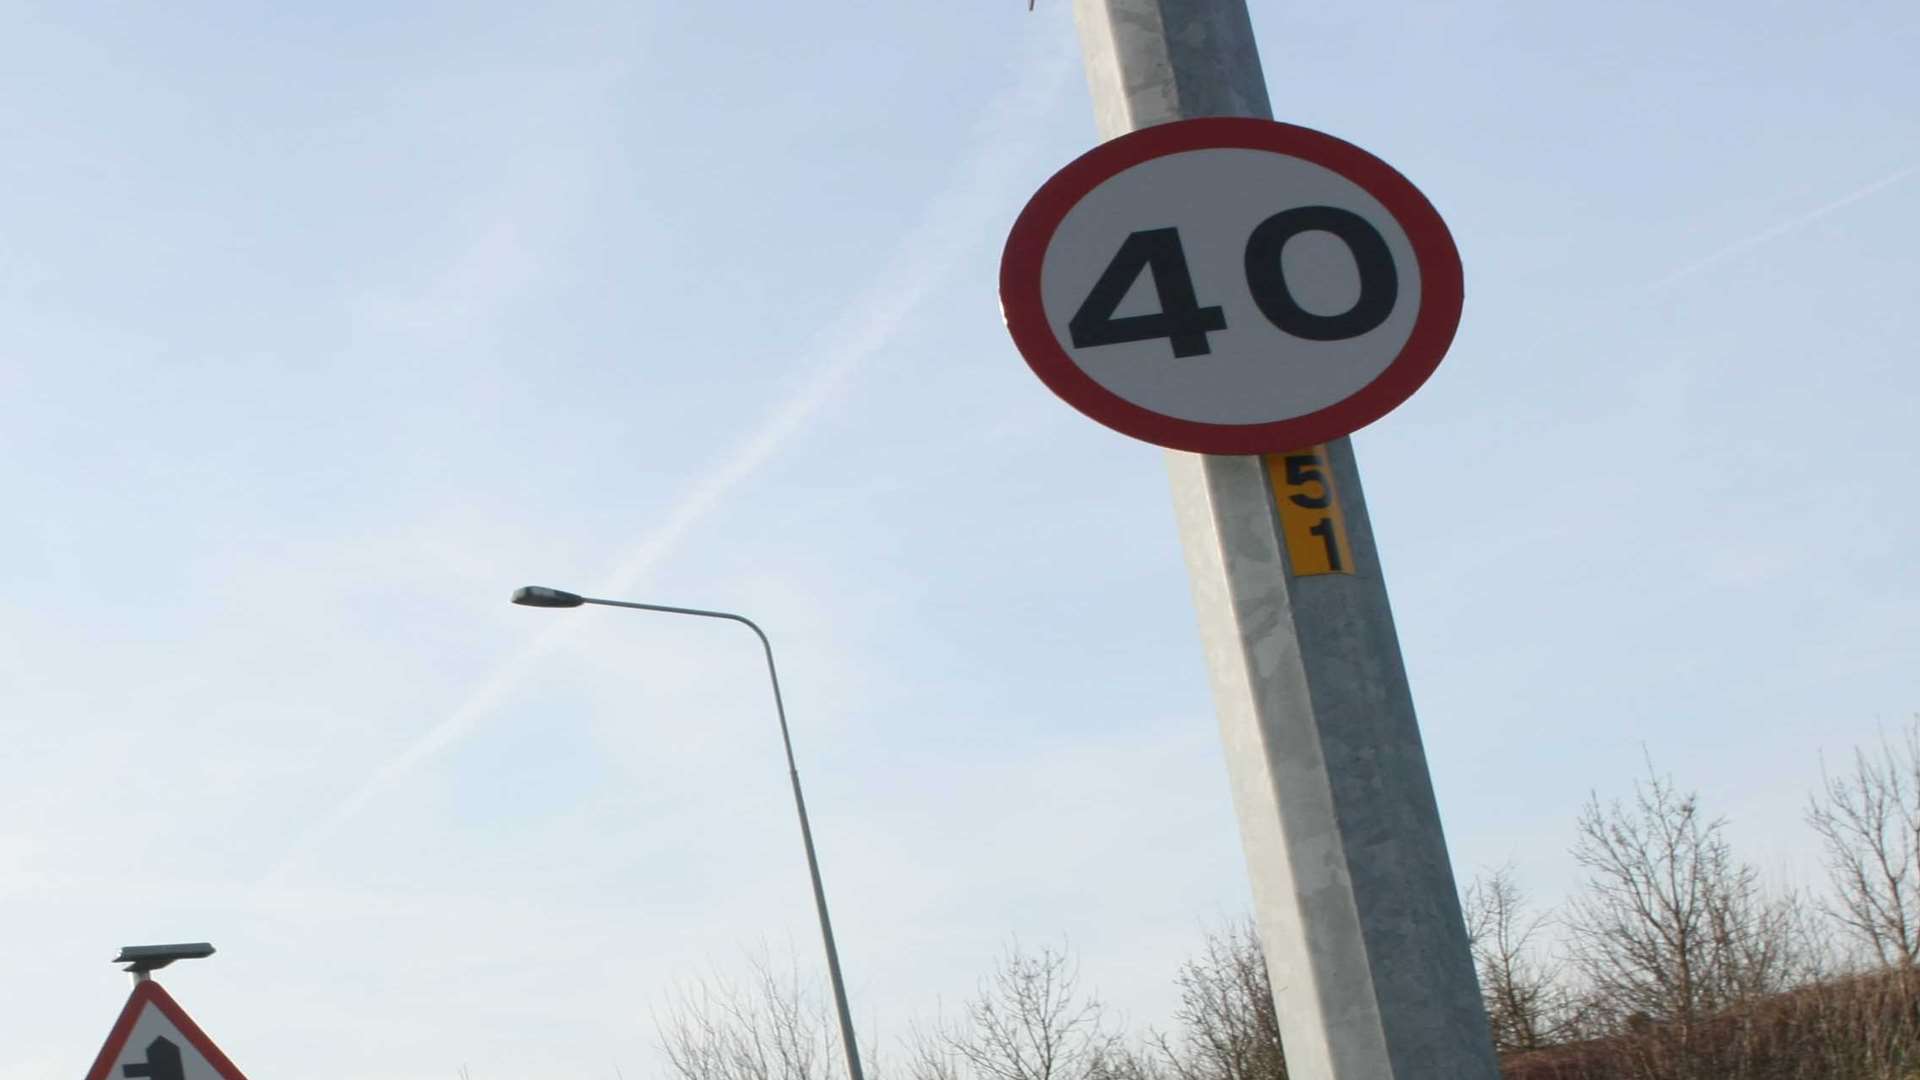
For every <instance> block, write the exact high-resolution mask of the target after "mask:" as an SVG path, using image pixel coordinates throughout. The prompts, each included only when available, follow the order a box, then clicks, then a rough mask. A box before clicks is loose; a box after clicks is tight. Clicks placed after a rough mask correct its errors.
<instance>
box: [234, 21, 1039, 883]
mask: <svg viewBox="0 0 1920 1080" xmlns="http://www.w3.org/2000/svg"><path fill="white" fill-rule="evenodd" d="M1054 44H1057V43H1055V42H1052V41H1051V40H1050V39H1045V38H1040V39H1036V42H1035V49H1036V53H1037V52H1038V50H1039V49H1040V48H1043V47H1046V46H1050V45H1054ZM1075 65H1076V56H1075V54H1073V53H1072V52H1071V51H1070V50H1061V49H1058V48H1049V49H1048V50H1047V53H1046V54H1037V55H1029V56H1028V57H1026V58H1025V61H1024V62H1023V63H1022V65H1021V77H1020V79H1019V80H1018V81H1016V82H1015V83H1013V84H1012V85H1010V86H1009V87H1008V88H1007V89H1006V90H1005V91H1004V92H1002V93H1001V94H1000V95H998V96H997V97H996V98H995V99H993V100H992V101H991V102H990V103H989V104H988V107H987V108H986V109H985V110H983V113H982V116H981V118H980V122H979V123H978V124H976V125H975V127H974V128H973V130H972V132H971V135H972V143H971V146H970V148H969V151H968V153H967V154H966V155H965V158H964V160H965V162H966V164H965V166H964V167H963V168H962V169H960V170H958V171H957V172H956V178H955V180H954V182H953V183H952V184H951V185H949V186H948V187H947V188H946V189H945V190H943V191H941V192H939V193H938V194H937V195H935V196H934V197H933V198H932V199H930V200H929V202H928V204H927V208H926V211H925V213H923V214H922V216H921V218H920V220H919V222H918V224H917V225H916V226H915V227H914V228H913V229H912V230H911V231H909V233H908V234H907V235H906V237H905V238H904V239H903V240H902V242H901V243H900V244H899V245H898V246H897V247H896V248H895V250H894V252H893V254H892V256H891V257H890V258H889V259H888V260H887V261H886V263H885V265H883V267H882V268H881V270H880V272H878V273H877V274H876V275H875V276H874V278H873V279H872V281H871V282H870V283H869V284H868V285H867V286H866V288H865V289H863V290H862V291H861V292H860V293H859V294H858V295H857V296H856V297H855V298H854V299H853V300H852V301H850V302H849V303H848V304H847V305H846V306H845V307H844V308H843V309H842V310H841V312H840V314H839V315H838V316H837V317H836V318H835V319H834V320H833V321H832V322H831V323H829V325H828V326H827V328H826V329H825V330H824V331H823V332H822V333H821V335H820V337H819V338H818V339H817V340H816V341H815V342H814V344H813V345H812V347H811V348H809V349H807V350H805V351H804V352H803V356H804V357H805V358H806V359H805V361H804V362H803V363H802V364H801V365H800V366H801V367H802V369H803V370H806V371H808V372H809V374H808V375H807V377H806V380H805V382H804V383H803V384H802V385H801V387H800V389H799V390H798V391H797V392H796V393H794V394H793V395H792V396H791V397H789V398H787V399H786V400H785V401H783V402H781V403H780V404H779V405H778V406H777V407H776V408H775V409H774V410H773V411H772V412H771V413H770V414H768V415H767V416H766V418H765V419H763V420H762V421H761V422H760V423H759V424H758V425H757V426H756V427H754V428H753V429H752V430H751V431H749V432H748V433H747V435H746V437H745V438H743V439H742V440H741V441H740V442H738V443H737V444H735V445H734V446H733V447H732V448H731V449H730V450H729V451H728V452H727V454H726V455H725V456H723V457H721V458H720V459H719V460H718V461H717V462H715V463H714V464H713V465H712V466H711V467H710V468H708V469H707V470H706V472H705V473H703V474H701V475H700V476H699V478H698V479H697V480H695V482H694V483H693V484H692V485H691V486H690V487H689V488H688V489H687V491H686V493H685V494H684V495H683V496H682V497H681V498H680V500H679V502H678V503H677V504H676V505H675V506H674V508H673V510H672V511H671V512H670V513H669V514H668V515H667V517H666V520H665V521H664V522H662V523H661V524H660V526H659V527H658V528H656V529H655V530H653V532H652V533H651V534H649V535H648V536H646V537H645V538H644V539H642V540H641V541H640V543H639V544H638V545H636V546H635V547H634V548H633V549H632V550H631V551H630V552H628V553H627V554H626V555H625V557H623V558H622V559H621V560H620V561H619V562H618V563H617V564H616V566H615V567H614V569H613V571H612V572H611V573H609V574H608V575H607V576H606V577H605V578H604V579H602V580H601V581H600V582H599V583H598V584H597V585H596V587H595V590H594V591H595V592H596V593H598V594H600V595H614V596H618V595H621V594H625V593H628V592H630V591H632V590H633V589H634V587H635V586H637V585H638V584H639V583H641V582H642V581H643V580H644V579H645V578H646V577H647V576H648V575H649V574H651V573H652V572H653V571H654V570H655V569H656V568H657V567H658V566H660V564H661V563H662V562H664V561H665V560H667V559H668V558H670V557H671V556H672V555H673V554H674V553H675V552H676V551H677V550H678V549H679V548H680V546H681V545H682V544H683V543H684V542H685V540H686V539H687V537H688V536H689V535H690V534H692V533H693V532H694V531H695V530H696V529H697V528H698V527H699V526H700V524H701V523H702V522H703V521H705V520H706V519H707V518H708V517H709V516H710V515H711V514H712V513H713V512H714V510H715V509H716V508H717V507H719V506H721V505H723V504H724V503H725V502H726V501H727V500H728V499H729V498H730V497H731V496H732V495H734V494H735V493H736V492H737V491H739V489H740V488H741V487H742V485H744V484H745V483H746V482H747V481H748V480H749V478H751V477H752V476H754V475H755V474H756V473H757V472H759V471H760V470H761V469H762V468H763V467H764V466H766V464H767V463H768V462H769V461H771V460H772V459H773V457H774V455H775V454H777V453H779V452H780V450H781V449H782V448H783V447H785V446H786V445H787V444H789V443H790V442H791V441H792V440H793V439H794V438H795V437H797V436H798V435H799V434H800V433H801V432H803V431H804V430H805V429H806V428H807V426H808V425H809V423H810V422H811V421H812V420H813V419H814V418H815V417H816V416H818V415H819V413H820V411H821V410H822V409H823V408H824V407H826V406H827V405H828V404H830V403H831V402H832V401H833V400H834V399H835V398H836V397H837V396H838V395H839V394H840V392H841V391H842V389H843V388H844V387H845V386H846V384H847V383H848V381H849V380H850V379H851V378H852V377H853V376H854V374H855V373H856V372H858V371H859V370H860V368H861V367H862V366H864V365H865V364H866V363H867V362H868V361H869V360H871V359H872V358H873V357H875V356H876V355H878V354H879V353H881V351H882V350H883V349H885V348H886V347H887V346H888V345H889V343H891V342H892V341H893V340H894V339H895V338H896V337H897V336H898V335H899V333H900V331H901V329H902V327H903V326H905V325H907V324H908V322H909V320H910V319H912V317H913V316H914V314H915V312H916V311H917V310H918V309H919V308H920V307H921V306H922V305H924V304H925V303H927V301H928V299H929V298H930V297H931V296H933V295H934V293H935V290H936V287H937V286H939V285H940V284H941V283H942V281H943V279H945V278H946V277H947V276H948V275H949V274H950V273H951V272H952V271H953V269H954V267H955V266H956V265H957V264H959V263H960V262H961V261H962V260H963V258H964V257H965V256H966V255H967V254H968V253H969V251H970V250H971V249H972V248H973V247H974V246H975V245H977V244H979V243H981V241H982V239H983V237H993V236H995V235H997V232H998V229H999V228H1000V227H1001V226H1003V225H1004V224H1005V222H1004V221H1002V220H1000V219H1001V218H1002V217H1005V216H1007V214H1008V213H1009V207H1010V206H1012V205H1016V204H1017V200H1018V199H1019V197H1020V193H1019V192H1018V191H1017V190H1014V189H1013V187H1012V185H1013V184H1014V183H1015V182H1017V181H1018V180H1019V179H1020V178H1021V176H1022V166H1023V164H1024V163H1025V161H1026V160H1027V159H1028V158H1030V157H1031V156H1033V155H1034V154H1035V153H1036V152H1037V151H1038V149H1039V147H1038V146H1037V145H1036V139H1035V136H1034V135H1033V133H1031V132H1027V137H1026V138H1025V139H1024V140H1023V139H1022V138H1020V137H1018V135H1017V134H1016V136H1015V137H1012V138H1009V133H1019V132H1022V131H1025V130H1026V129H1025V128H1024V127H1023V126H1022V125H1021V124H1020V123H1019V122H1018V121H1019V117H1020V116H1021V115H1022V114H1023V113H1024V114H1029V115H1031V114H1038V113H1040V112H1041V111H1042V107H1043V106H1044V104H1045V103H1046V102H1048V101H1050V100H1051V99H1053V98H1055V97H1057V96H1058V95H1059V93H1060V90H1061V86H1062V84H1064V83H1066V82H1067V81H1068V79H1069V77H1070V75H1071V74H1072V73H1073V71H1074V70H1075ZM507 584H510V583H505V582H503V583H502V587H503V588H504V587H505V586H506V585H507ZM578 628H579V623H577V622H576V621H573V620H562V621H556V622H550V623H547V624H546V626H545V627H544V628H543V629H541V630H540V631H538V632H537V633H535V634H534V635H533V636H532V637H531V638H529V639H528V640H527V641H526V642H525V643H524V644H522V645H521V646H520V647H519V648H518V649H516V650H515V651H514V652H513V653H512V654H511V655H510V656H509V657H508V658H507V659H506V661H505V662H504V663H502V664H501V665H500V666H499V667H498V668H497V669H496V670H495V671H494V672H493V673H492V674H491V675H489V676H487V677H486V678H485V679H484V680H482V681H481V682H480V683H479V684H478V685H477V686H475V687H474V688H473V689H472V690H471V691H470V692H469V693H468V694H467V695H466V697H465V698H464V699H463V700H462V701H461V703H460V704H459V705H458V706H457V707H456V708H455V709H454V710H453V711H452V712H451V713H449V714H448V715H447V716H446V717H445V718H444V719H442V720H440V721H439V722H438V723H436V724H434V725H433V726H432V727H430V728H428V729H427V730H426V731H425V732H423V733H421V734H420V735H419V736H418V737H417V738H415V739H414V740H413V742H412V743H410V744H409V745H408V746H407V747H406V748H405V749H404V750H402V751H400V752H399V753H398V754H395V755H394V756H393V757H391V758H388V759H387V760H386V761H383V762H381V763H380V764H378V765H377V766H375V767H374V768H373V769H372V771H371V772H370V773H369V774H368V775H367V777H366V779H364V780H363V781H361V783H360V784H359V786H357V787H356V788H355V789H354V790H353V791H352V792H351V793H350V794H348V795H347V797H346V798H345V799H343V800H341V802H340V803H339V804H338V805H336V806H334V807H333V809H332V810H330V811H329V812H327V813H326V814H325V815H324V816H322V817H321V818H320V819H319V820H318V821H316V822H315V823H314V824H313V825H312V826H311V827H309V828H308V829H306V830H305V831H304V832H302V833H301V834H300V835H299V836H298V837H296V838H295V840H294V841H293V843H292V844H291V845H290V846H289V847H288V849H287V851H286V853H285V854H284V855H283V856H282V857H281V859H280V860H279V862H278V863H276V864H275V865H274V866H273V867H272V869H270V870H269V871H268V873H267V874H266V875H265V877H264V878H263V879H262V881H261V883H260V884H261V886H262V887H272V886H275V885H277V884H279V883H280V882H281V881H282V880H284V878H285V876H286V875H287V873H288V872H289V871H290V870H292V869H293V868H294V867H295V866H297V865H298V864H299V863H300V862H301V861H302V860H303V859H304V858H306V857H307V856H308V855H309V854H310V853H311V852H312V851H313V850H314V849H315V848H316V847H318V846H319V845H320V844H321V843H323V842H324V841H326V840H327V839H328V838H329V837H331V836H333V835H334V834H336V833H338V832H339V831H340V830H341V829H343V828H344V827H346V826H347V825H348V823H350V822H351V821H353V820H354V819H355V818H356V817H358V816H359V815H360V814H361V813H362V812H363V811H365V810H366V809H367V807H368V806H369V805H370V804H371V803H372V802H373V801H374V800H375V799H377V798H379V796H380V795H381V794H382V793H383V792H385V791H387V790H389V789H391V788H392V787H394V786H395V785H396V784H398V783H399V782H400V781H401V780H402V779H404V778H405V777H406V776H408V775H409V774H410V773H412V772H414V771H415V770H417V769H419V768H420V767H421V766H422V765H424V764H426V763H427V762H429V761H431V760H432V759H433V758H435V757H436V756H438V755H439V754H440V753H442V752H443V751H445V750H446V749H447V748H448V747H450V746H452V745H454V744H455V743H457V742H459V741H460V740H461V739H462V738H464V737H465V736H466V735H467V734H469V733H470V732H472V731H473V730H474V728H475V727H476V726H477V725H478V724H479V723H480V722H481V721H482V720H483V719H484V718H485V717H487V716H488V715H489V714H490V713H492V712H493V711H494V710H495V709H497V708H498V707H499V705H500V703H501V702H502V701H503V700H505V699H506V698H507V696H508V695H509V694H510V693H512V692H513V690H514V689H515V688H516V687H518V686H519V685H520V684H521V683H522V682H523V681H524V680H525V678H526V677H527V675H528V673H529V672H530V671H531V670H534V669H535V667H536V665H537V663H538V662H539V661H540V660H541V659H543V658H544V657H546V656H548V655H549V654H551V653H552V652H553V651H554V650H555V649H557V648H559V647H560V646H561V645H562V644H564V643H565V642H567V641H568V640H569V639H570V638H572V636H573V635H574V634H575V633H577V632H578Z"/></svg>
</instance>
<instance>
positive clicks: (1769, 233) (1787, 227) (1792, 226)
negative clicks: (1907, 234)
mask: <svg viewBox="0 0 1920 1080" xmlns="http://www.w3.org/2000/svg"><path fill="white" fill-rule="evenodd" d="M1915 173H1920V163H1915V164H1912V165H1909V166H1907V167H1906V168H1904V169H1901V170H1899V171H1897V172H1894V173H1892V174H1891V175H1888V176H1885V177H1882V178H1881V179H1879V180H1875V181H1874V182H1873V183H1871V184H1868V185H1867V186H1866V187H1863V188H1861V189H1859V190H1858V191H1854V192H1850V193H1848V194H1846V195H1842V196H1841V197H1839V198H1838V199H1835V200H1833V201H1832V202H1830V203H1827V204H1826V205H1824V206H1821V207H1819V208H1817V209H1815V210H1811V211H1808V212H1807V213H1805V214H1802V215H1800V216H1799V217H1796V218H1789V219H1787V220H1786V221H1783V222H1781V223H1780V224H1778V225H1775V226H1773V227H1772V228H1769V229H1763V230H1761V231H1760V232H1757V233H1754V234H1753V235H1752V236H1749V237H1747V238H1746V239H1745V240H1741V241H1738V242H1736V243H1732V244H1728V245H1727V246H1726V247H1723V248H1721V249H1720V250H1719V251H1716V252H1714V253H1713V254H1711V255H1708V256H1707V257H1706V258H1703V259H1699V260H1697V261H1695V262H1691V263H1688V264H1687V265H1685V266H1683V267H1681V268H1680V269H1678V270H1675V271H1673V272H1672V273H1670V274H1668V275H1666V276H1665V277H1662V278H1660V279H1659V280H1657V281H1655V282H1653V283H1652V284H1651V285H1648V286H1647V288H1648V289H1650V290H1652V291H1655V292H1658V291H1659V290H1661V289H1665V288H1669V287H1671V286H1673V285H1674V284H1676V283H1678V282H1680V281H1682V280H1684V279H1686V278H1690V277H1692V276H1693V275H1695V274H1697V273H1699V272H1701V271H1702V270H1706V269H1709V268H1711V267H1714V266H1718V265H1719V264H1721V263H1723V262H1726V261H1727V260H1728V259H1731V258H1734V257H1735V256H1738V255H1744V254H1745V253H1747V252H1749V251H1752V250H1753V249H1754V248H1757V247H1759V246H1760V245H1762V244H1764V243H1767V242H1768V241H1770V240H1776V239H1778V238H1780V237H1782V236H1785V235H1786V234H1788V233H1790V232H1793V231H1794V230H1796V229H1801V228H1805V227H1806V226H1808V225H1811V224H1813V223H1814V222H1816V221H1818V220H1820V219H1821V218H1823V217H1826V216H1827V215H1828V214H1831V213H1833V212H1834V211H1836V210H1841V209H1844V208H1846V207H1849V206H1852V205H1853V204H1854V203H1857V202H1859V201H1860V200H1862V199H1865V198H1868V197H1870V196H1872V195H1875V194H1877V193H1879V192H1881V191H1883V190H1885V189H1887V188H1890V187H1892V186H1893V185H1895V184H1897V183H1899V182H1900V181H1902V180H1905V179H1906V178H1907V177H1909V176H1912V175H1913V174H1915Z"/></svg>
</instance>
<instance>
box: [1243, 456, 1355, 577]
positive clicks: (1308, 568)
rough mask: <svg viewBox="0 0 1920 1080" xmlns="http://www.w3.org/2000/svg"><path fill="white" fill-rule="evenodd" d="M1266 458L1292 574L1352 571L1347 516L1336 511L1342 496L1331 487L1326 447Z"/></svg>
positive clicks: (1338, 508) (1307, 575)
mask: <svg viewBox="0 0 1920 1080" xmlns="http://www.w3.org/2000/svg"><path fill="white" fill-rule="evenodd" d="M1264 460H1265V464H1266V469H1267V483H1268V484H1269V485H1271V486H1272V488H1273V502H1274V505H1275V506H1276V507H1277V508H1279V511H1280V532H1281V535H1283V536H1284V537H1286V542H1287V562H1288V565H1289V566H1291V567H1292V568H1293V576H1294V577H1311V576H1312V575H1315V574H1351V573H1353V547H1352V545H1350V544H1349V543H1348V541H1347V515H1346V513H1345V512H1344V511H1342V510H1341V509H1340V492H1339V491H1338V490H1337V489H1336V488H1335V487H1334V486H1333V469H1332V468H1331V467H1330V466H1329V465H1328V463H1327V448H1326V447H1325V446H1314V447H1309V448H1308V449H1305V450H1296V451H1294V452H1293V453H1291V454H1267V455H1265V459H1264Z"/></svg>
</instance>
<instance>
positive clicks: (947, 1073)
mask: <svg viewBox="0 0 1920 1080" xmlns="http://www.w3.org/2000/svg"><path fill="white" fill-rule="evenodd" d="M1131 1057H1132V1056H1131V1055H1129V1054H1127V1053H1126V1051H1125V1048H1124V1046H1123V1045H1122V1043H1121V1041H1120V1038H1119V1036H1118V1035H1117V1034H1115V1033H1114V1032H1112V1031H1111V1030H1110V1029H1109V1027H1108V1024H1107V1022H1106V1018H1105V1009H1104V1007H1103V1006H1102V1005H1101V1004H1100V1002H1099V1001H1098V999H1096V998H1094V997H1092V996H1091V995H1082V994H1081V992H1080V988H1079V966H1078V964H1077V963H1076V962H1075V961H1074V960H1073V957H1072V955H1071V954H1070V953H1069V952H1068V951H1067V950H1066V949H1065V948H1064V947H1061V948H1055V947H1054V946H1051V945H1049V946H1044V947H1042V948H1041V950H1040V951H1039V952H1038V953H1033V952H1029V951H1027V950H1025V949H1022V948H1021V947H1020V945H1019V944H1018V943H1014V944H1011V945H1009V946H1008V947H1007V949H1006V951H1005V952H1004V953H1003V954H1002V955H1001V957H1000V959H999V962H998V964H997V966H996V967H995V969H994V971H993V973H992V974H991V975H990V976H988V977H987V978H986V979H984V980H982V982H981V984H980V988H979V992H978V993H977V994H976V995H975V996H974V997H973V999H972V1000H970V1001H969V1002H968V1003H967V1006H966V1010H965V1013H964V1016H963V1019H962V1020H961V1022H960V1023H959V1024H958V1025H957V1026H953V1027H950V1028H947V1029H946V1030H943V1031H938V1032H936V1033H934V1034H932V1035H927V1034H924V1033H922V1034H921V1035H920V1036H919V1037H918V1038H916V1039H915V1040H914V1041H913V1044H912V1046H911V1047H910V1049H909V1052H908V1070H909V1072H910V1073H911V1075H912V1076H913V1077H914V1080H1105V1078H1106V1077H1110V1076H1115V1075H1119V1076H1123V1077H1124V1076H1125V1075H1126V1074H1127V1072H1128V1070H1129V1069H1131V1068H1134V1067H1136V1066H1137V1065H1138V1063H1137V1062H1133V1061H1132V1060H1131Z"/></svg>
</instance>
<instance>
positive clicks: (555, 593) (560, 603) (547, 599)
mask: <svg viewBox="0 0 1920 1080" xmlns="http://www.w3.org/2000/svg"><path fill="white" fill-rule="evenodd" d="M513 602H514V603H516V604H520V605H522V606H523V607H579V606H580V605H581V604H584V603H586V602H587V600H586V597H583V596H581V595H579V594H578V593H570V592H564V591H562V590H560V589H549V588H547V587H546V586H545V585H522V586H520V587H519V588H517V589H515V590H513Z"/></svg>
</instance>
